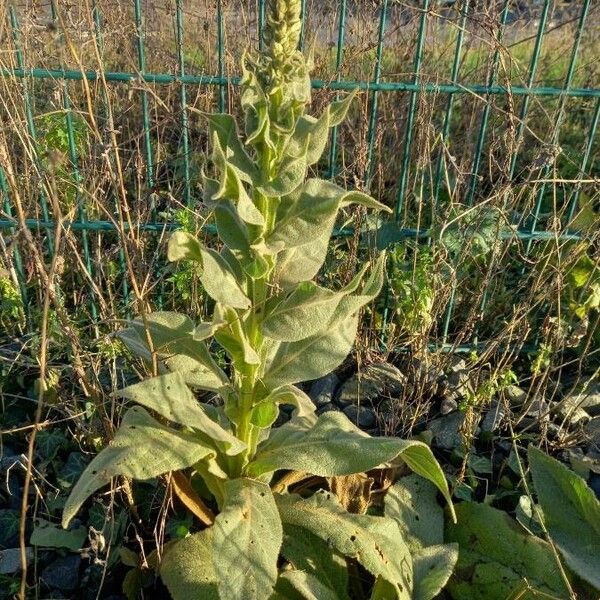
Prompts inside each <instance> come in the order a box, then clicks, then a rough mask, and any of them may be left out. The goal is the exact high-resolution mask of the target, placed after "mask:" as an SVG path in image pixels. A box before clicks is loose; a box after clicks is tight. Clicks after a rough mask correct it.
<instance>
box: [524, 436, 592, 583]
mask: <svg viewBox="0 0 600 600" xmlns="http://www.w3.org/2000/svg"><path fill="white" fill-rule="evenodd" d="M528 457H529V464H530V467H531V476H532V478H533V484H534V486H535V491H536V493H537V496H538V500H539V503H540V506H541V508H542V512H543V515H544V523H545V525H546V527H547V528H548V531H549V533H550V537H551V538H552V541H553V542H554V543H555V544H556V546H557V547H558V549H559V550H560V552H561V554H562V555H563V556H564V558H565V561H566V563H567V564H568V565H569V567H570V568H571V569H573V571H575V573H577V575H579V576H580V577H581V578H582V579H585V580H586V581H587V582H588V583H590V584H591V585H593V586H594V587H595V588H596V589H598V590H600V551H599V550H600V502H598V499H597V498H596V496H595V495H594V492H593V491H592V489H591V488H590V487H589V486H588V485H587V484H586V482H585V481H584V480H583V479H582V478H581V477H579V475H577V474H575V473H574V472H573V471H571V470H570V469H568V468H567V467H566V466H565V465H563V464H561V463H560V462H558V461H557V460H556V459H554V458H552V457H550V456H547V455H546V454H544V453H543V452H541V451H540V450H538V449H537V448H535V447H534V446H529V450H528Z"/></svg>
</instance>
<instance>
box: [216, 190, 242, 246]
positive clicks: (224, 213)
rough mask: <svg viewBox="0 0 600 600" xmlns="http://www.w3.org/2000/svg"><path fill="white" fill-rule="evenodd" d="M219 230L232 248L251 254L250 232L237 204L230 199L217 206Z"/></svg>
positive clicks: (220, 235)
mask: <svg viewBox="0 0 600 600" xmlns="http://www.w3.org/2000/svg"><path fill="white" fill-rule="evenodd" d="M215 220H216V223H217V232H218V234H219V237H220V238H221V240H222V241H223V243H224V244H226V245H227V247H228V248H229V249H230V250H234V251H238V252H241V253H242V254H244V255H249V254H250V234H249V232H248V227H247V226H246V224H245V223H244V221H243V220H242V219H241V218H240V216H239V214H238V211H237V209H236V207H235V204H233V202H231V201H230V200H224V201H222V202H219V203H218V204H217V206H216V207H215Z"/></svg>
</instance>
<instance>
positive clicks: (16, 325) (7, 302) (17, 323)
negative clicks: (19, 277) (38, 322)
mask: <svg viewBox="0 0 600 600" xmlns="http://www.w3.org/2000/svg"><path fill="white" fill-rule="evenodd" d="M0 325H2V328H3V329H4V330H5V331H6V332H11V333H15V334H16V333H18V332H20V331H21V330H22V329H23V327H24V326H25V310H24V306H23V299H22V298H21V293H20V292H19V289H18V288H17V286H16V285H15V284H14V283H13V281H12V279H10V278H9V277H3V276H0Z"/></svg>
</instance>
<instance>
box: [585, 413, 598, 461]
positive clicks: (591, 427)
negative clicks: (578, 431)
mask: <svg viewBox="0 0 600 600" xmlns="http://www.w3.org/2000/svg"><path fill="white" fill-rule="evenodd" d="M583 432H584V434H585V437H586V441H587V446H588V449H587V455H586V456H589V457H590V458H595V459H599V460H600V417H594V418H593V419H592V420H591V421H590V422H589V423H588V424H587V425H586V426H585V427H584V429H583Z"/></svg>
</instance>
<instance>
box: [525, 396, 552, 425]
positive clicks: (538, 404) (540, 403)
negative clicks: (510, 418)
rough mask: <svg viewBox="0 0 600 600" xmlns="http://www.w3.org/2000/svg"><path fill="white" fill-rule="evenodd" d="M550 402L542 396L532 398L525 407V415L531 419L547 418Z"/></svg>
mask: <svg viewBox="0 0 600 600" xmlns="http://www.w3.org/2000/svg"><path fill="white" fill-rule="evenodd" d="M549 413H550V404H549V403H548V402H546V400H545V399H544V398H540V397H538V398H534V399H533V400H532V401H531V402H530V403H529V406H528V408H527V413H526V415H527V416H528V417H531V418H532V419H544V420H547V419H548V415H549Z"/></svg>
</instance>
